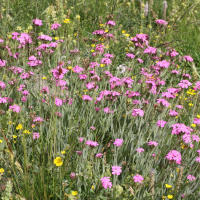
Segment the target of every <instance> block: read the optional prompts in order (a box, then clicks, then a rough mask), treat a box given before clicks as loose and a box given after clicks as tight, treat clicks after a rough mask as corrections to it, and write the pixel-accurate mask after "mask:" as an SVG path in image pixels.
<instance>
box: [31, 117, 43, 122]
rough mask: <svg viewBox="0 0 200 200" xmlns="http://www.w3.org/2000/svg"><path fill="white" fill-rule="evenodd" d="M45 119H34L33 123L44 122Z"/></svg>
mask: <svg viewBox="0 0 200 200" xmlns="http://www.w3.org/2000/svg"><path fill="white" fill-rule="evenodd" d="M43 121H44V119H42V118H41V117H36V118H34V120H33V122H43Z"/></svg>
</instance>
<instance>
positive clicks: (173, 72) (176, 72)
mask: <svg viewBox="0 0 200 200" xmlns="http://www.w3.org/2000/svg"><path fill="white" fill-rule="evenodd" d="M171 73H172V74H179V71H176V70H172V71H171Z"/></svg>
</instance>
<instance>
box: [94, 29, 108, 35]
mask: <svg viewBox="0 0 200 200" xmlns="http://www.w3.org/2000/svg"><path fill="white" fill-rule="evenodd" d="M104 33H106V32H105V31H104V30H96V31H94V32H93V33H92V35H94V34H95V35H103V34H104Z"/></svg>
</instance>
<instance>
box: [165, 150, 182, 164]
mask: <svg viewBox="0 0 200 200" xmlns="http://www.w3.org/2000/svg"><path fill="white" fill-rule="evenodd" d="M165 158H167V159H168V160H169V161H175V162H176V163H177V164H179V165H180V164H181V160H182V158H181V153H180V152H178V151H176V150H170V151H169V153H168V154H167V156H166V157H165Z"/></svg>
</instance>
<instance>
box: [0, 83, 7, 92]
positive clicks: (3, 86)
mask: <svg viewBox="0 0 200 200" xmlns="http://www.w3.org/2000/svg"><path fill="white" fill-rule="evenodd" d="M0 88H1V89H2V90H5V88H6V84H5V83H4V82H2V81H0Z"/></svg>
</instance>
